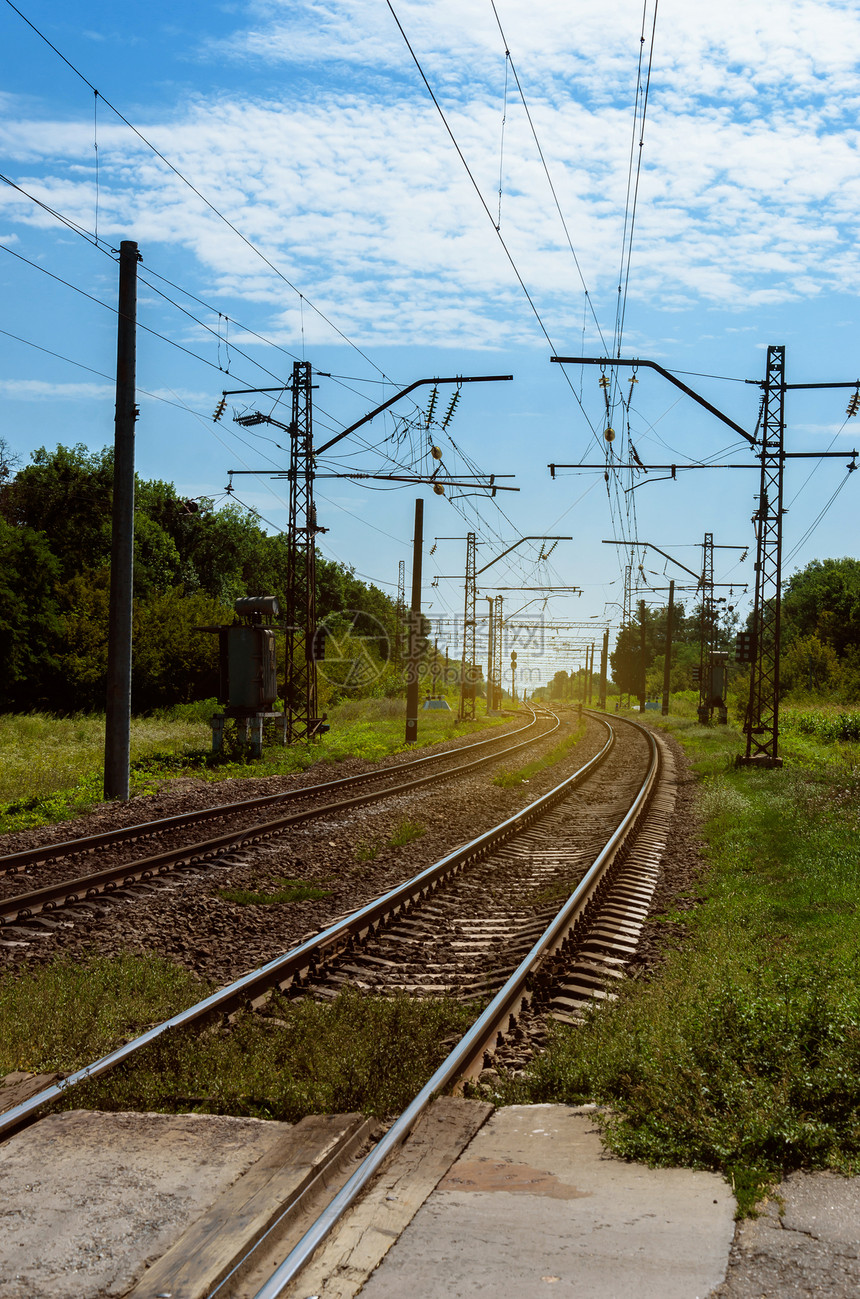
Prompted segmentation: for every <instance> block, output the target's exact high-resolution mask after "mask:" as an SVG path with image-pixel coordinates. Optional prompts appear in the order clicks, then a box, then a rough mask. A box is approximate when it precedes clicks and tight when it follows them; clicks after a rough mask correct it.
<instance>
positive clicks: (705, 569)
mask: <svg viewBox="0 0 860 1299" xmlns="http://www.w3.org/2000/svg"><path fill="white" fill-rule="evenodd" d="M701 596H702V603H701V606H700V608H701V617H700V621H699V709H698V714H699V721H700V722H701V723H702V724H703V725H704V724H705V723H706V722H707V721H708V719H709V718H710V715H711V707H710V698H711V674H710V667H709V665H710V662H711V651H712V650H713V649H714V647H715V646H714V636H715V634H716V627H715V623H716V619H715V616H714V615H715V613H716V610H715V607H714V534H713V532H706V533H705V539H704V541H703V542H702V584H701Z"/></svg>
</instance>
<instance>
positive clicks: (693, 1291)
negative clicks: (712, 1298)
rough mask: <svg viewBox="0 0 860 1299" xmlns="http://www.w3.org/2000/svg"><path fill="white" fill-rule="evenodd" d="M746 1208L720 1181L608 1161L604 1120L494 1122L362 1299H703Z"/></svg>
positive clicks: (554, 1111)
mask: <svg viewBox="0 0 860 1299" xmlns="http://www.w3.org/2000/svg"><path fill="white" fill-rule="evenodd" d="M734 1212H735V1201H734V1197H733V1196H732V1194H731V1191H730V1190H729V1188H728V1186H727V1184H726V1182H725V1181H724V1179H723V1178H722V1177H720V1176H719V1175H717V1174H715V1173H708V1172H699V1171H691V1170H687V1169H651V1168H647V1167H645V1166H644V1165H642V1164H634V1163H628V1162H626V1161H624V1160H621V1159H616V1158H615V1157H613V1156H612V1155H609V1154H608V1153H607V1152H606V1150H605V1149H604V1147H603V1146H602V1145H601V1142H600V1137H599V1133H598V1130H597V1127H596V1124H595V1121H594V1110H593V1107H571V1106H564V1105H538V1106H535V1105H530V1106H519V1105H516V1106H509V1107H507V1108H505V1109H500V1110H497V1111H496V1112H495V1113H494V1114H493V1116H492V1117H491V1118H490V1120H489V1121H488V1122H487V1123H486V1124H485V1125H484V1126H483V1127H482V1128H481V1129H480V1131H479V1132H478V1133H477V1134H476V1136H475V1137H474V1138H473V1139H472V1141H471V1142H470V1143H469V1145H468V1146H467V1147H466V1149H465V1150H464V1151H463V1153H462V1154H461V1156H460V1158H459V1159H458V1160H457V1161H456V1162H455V1163H454V1164H453V1165H452V1167H451V1168H450V1170H449V1172H448V1173H447V1174H446V1175H445V1176H444V1177H443V1178H442V1180H441V1181H440V1183H439V1185H438V1186H437V1188H436V1190H435V1191H434V1192H433V1193H432V1194H431V1195H430V1197H429V1198H428V1199H427V1201H426V1202H425V1203H424V1205H423V1207H422V1208H421V1209H419V1211H418V1213H417V1214H416V1215H415V1217H414V1218H413V1220H412V1222H411V1223H410V1225H409V1226H408V1227H407V1228H406V1230H405V1231H404V1232H403V1234H402V1235H401V1236H400V1238H399V1240H398V1241H397V1242H396V1244H394V1245H393V1246H392V1248H391V1249H390V1251H389V1252H388V1254H387V1255H386V1256H385V1258H384V1259H383V1261H382V1263H381V1264H380V1266H379V1267H378V1268H377V1269H376V1271H375V1272H374V1273H373V1275H372V1276H371V1277H370V1278H369V1280H368V1281H367V1282H366V1284H365V1285H364V1287H363V1288H362V1289H361V1292H360V1293H361V1299H403V1296H404V1295H408V1296H409V1299H466V1297H468V1299H473V1296H488V1297H489V1296H492V1299H538V1297H540V1299H561V1296H576V1299H697V1297H698V1299H704V1297H705V1296H706V1295H708V1294H709V1293H710V1292H711V1291H712V1290H713V1289H714V1288H715V1287H716V1286H718V1285H719V1284H720V1283H721V1282H722V1280H723V1279H724V1277H725V1275H726V1267H727V1263H728V1258H729V1250H730V1248H731V1244H732V1238H733V1234H734V1221H733V1219H734Z"/></svg>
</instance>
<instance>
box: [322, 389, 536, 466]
mask: <svg viewBox="0 0 860 1299" xmlns="http://www.w3.org/2000/svg"><path fill="white" fill-rule="evenodd" d="M513 377H514V376H513V375H512V374H477V375H465V374H459V375H455V376H454V378H447V379H416V380H415V382H414V383H410V384H409V385H408V386H407V387H406V388H402V389H401V391H400V392H396V393H395V394H394V396H393V397H389V399H388V401H384V402H383V403H382V404H381V405H380V406H375V407H374V409H373V410H371V411H368V413H367V414H366V415H362V417H361V419H357V420H356V421H355V423H354V424H350V426H349V428H345V429H344V430H343V431H342V432H341V433H338V434H336V436H335V437H333V438H329V440H328V442H324V443H323V445H322V446H321V447H317V449H316V451H315V452H314V455H317V456H320V455H322V453H323V452H324V451H328V450H329V448H330V447H333V446H334V445H335V444H336V443H337V442H340V440H341V438H345V437H346V436H347V435H348V434H349V433H354V432H355V430H356V429H358V428H361V426H362V424H369V423H370V421H371V420H372V419H375V418H376V416H377V415H381V414H382V412H383V411H384V410H388V408H389V406H393V405H394V403H395V402H397V401H400V399H401V397H406V396H408V394H409V393H410V392H414V391H415V389H416V388H421V387H422V386H424V385H426V384H440V383H456V384H461V383H504V382H506V381H508V380H511V379H513Z"/></svg>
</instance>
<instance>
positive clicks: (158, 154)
mask: <svg viewBox="0 0 860 1299" xmlns="http://www.w3.org/2000/svg"><path fill="white" fill-rule="evenodd" d="M6 3H7V5H8V6H9V8H10V9H12V10H14V12H15V13H16V14H17V15H18V17H19V18H21V19H22V20H23V21H24V22H25V23H26V24H27V26H28V27H29V28H30V29H31V30H32V31H33V32H35V34H36V35H37V36H38V37H39V39H40V40H42V41H44V42H45V44H46V45H47V46H48V47H49V49H51V50H53V52H54V53H55V54H56V55H57V57H58V58H60V59H62V61H63V63H65V65H66V67H68V68H70V69H71V71H72V72H74V74H75V76H76V77H79V78H80V79H81V81H83V83H84V85H86V86H88V87H89V89H90V90H92V92H93V94H96V95H98V97H99V98H100V99H101V101H102V103H104V104H106V105H107V106H108V108H109V109H110V110H111V112H112V113H115V114H116V116H117V117H118V118H119V120H120V121H121V122H123V123H124V125H125V126H127V127H128V129H129V130H130V131H132V132H133V133H134V135H136V136H137V138H138V139H139V140H141V141H142V142H143V144H145V145H146V147H147V148H148V149H151V150H152V152H153V153H154V154H155V156H156V157H157V158H159V159H160V160H161V162H163V163H164V165H165V167H167V168H169V170H170V171H172V172H173V174H174V176H176V177H178V179H179V180H181V181H182V183H183V185H187V186H188V188H189V189H190V190H191V192H192V193H193V194H195V195H196V196H197V198H199V199H200V201H201V203H204V204H205V205H206V207H208V208H209V210H210V212H212V213H213V214H214V215H215V216H217V217H218V219H219V220H220V221H223V222H224V224H225V225H226V226H227V227H228V228H229V229H230V230H232V231H233V233H234V234H235V235H236V236H237V237H238V238H239V239H241V240H242V242H243V243H244V244H245V245H246V246H247V247H248V248H250V249H251V251H252V252H253V253H256V255H257V256H258V257H259V258H260V259H261V260H262V261H263V262H265V264H266V265H267V266H268V267H269V269H270V270H271V271H273V272H274V274H275V275H277V276H278V278H279V279H280V280H283V282H284V284H286V285H287V286H288V287H289V288H291V289H292V290H293V292H294V293H296V294H298V296H299V298H300V299H301V300H302V303H305V302H306V303H307V304H308V306H309V307H310V308H311V310H312V311H313V312H315V313H316V315H318V316H319V318H320V319H321V320H323V321H325V323H326V324H327V325H328V326H329V328H331V329H333V330H334V332H335V333H336V334H337V335H338V337H339V338H342V339H343V341H344V342H345V343H346V344H348V346H349V347H351V348H353V350H354V351H355V352H357V353H358V355H359V356H361V357H363V359H364V360H365V361H367V363H368V365H371V366H372V367H373V369H374V370H376V372H377V374H382V375H384V374H385V371H384V370H382V369H381V368H380V367H379V366H378V365H377V364H376V362H375V361H373V360H371V358H370V357H369V356H368V355H367V353H366V352H364V351H363V350H362V349H361V348H360V347H359V346H358V344H357V343H354V342H353V341H352V339H351V338H349V337H348V336H347V335H346V334H345V333H344V332H343V330H342V329H339V328H338V326H337V325H336V324H335V323H334V321H333V320H331V319H330V318H329V317H328V316H327V315H326V314H325V312H324V311H322V310H320V308H319V307H317V306H315V305H314V303H313V302H311V300H310V298H308V297H307V296H306V295H305V294H303V293H302V292H301V290H300V289H299V288H298V287H297V286H296V285H295V284H293V282H292V280H290V279H288V277H287V276H286V275H285V274H284V273H283V271H282V270H280V269H279V267H277V266H276V265H275V263H274V262H273V261H272V260H271V259H270V258H269V257H267V256H266V254H265V253H264V252H263V251H262V249H260V248H258V247H257V245H256V244H255V243H253V241H252V240H250V239H249V238H248V237H247V235H244V234H243V233H242V231H241V230H240V229H239V228H238V226H236V225H234V224H233V222H232V221H231V220H230V218H229V217H227V216H225V215H224V213H223V212H221V211H220V210H219V209H218V208H217V207H216V206H215V204H214V203H213V202H211V200H210V199H208V198H207V197H206V195H205V194H203V193H202V192H201V191H200V190H199V189H198V188H197V186H196V185H194V184H193V183H192V181H190V180H189V179H188V177H187V176H185V175H183V173H182V172H181V171H180V170H179V168H178V167H176V166H174V164H173V163H172V162H171V161H170V159H169V158H167V157H165V155H164V154H163V153H162V152H161V151H160V150H159V149H157V148H156V147H155V145H154V144H153V143H152V141H151V140H148V139H147V138H146V136H145V135H144V134H143V132H142V131H139V130H138V129H137V127H136V126H135V125H134V124H133V123H132V122H130V121H129V120H128V118H127V117H125V116H124V115H123V114H122V113H121V112H120V110H119V109H118V108H117V107H116V105H115V104H112V103H111V101H110V100H109V99H107V98H106V97H105V96H104V95H103V94H102V93H101V91H99V90H98V89H97V88H96V87H95V86H94V85H93V83H92V82H91V81H90V80H89V79H88V78H87V77H85V76H84V74H83V72H81V70H80V68H77V67H76V66H75V65H74V63H72V61H71V60H70V59H68V58H66V56H65V54H63V53H62V52H61V51H60V50H59V49H57V47H56V45H54V44H53V42H52V41H50V40H49V39H48V37H47V36H46V35H45V33H44V32H42V31H40V30H39V28H38V27H37V26H36V24H35V23H33V22H31V21H30V19H29V18H28V17H27V16H26V14H24V13H22V12H21V10H20V9H19V8H18V7H17V5H14V4H13V3H12V0H6ZM392 382H393V381H392Z"/></svg>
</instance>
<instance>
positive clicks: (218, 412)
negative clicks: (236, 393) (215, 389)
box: [212, 397, 227, 424]
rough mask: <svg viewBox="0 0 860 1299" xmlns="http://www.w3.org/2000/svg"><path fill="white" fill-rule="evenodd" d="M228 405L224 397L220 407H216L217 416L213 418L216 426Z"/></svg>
mask: <svg viewBox="0 0 860 1299" xmlns="http://www.w3.org/2000/svg"><path fill="white" fill-rule="evenodd" d="M226 405H227V398H226V397H222V398H221V400H220V401H219V403H218V405H217V406H216V407H215V414H214V415H213V416H212V419H213V421H214V422H215V423H216V424H217V423H218V421H219V419H220V418H221V416H222V415H223V414H224V410H225V407H226Z"/></svg>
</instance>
